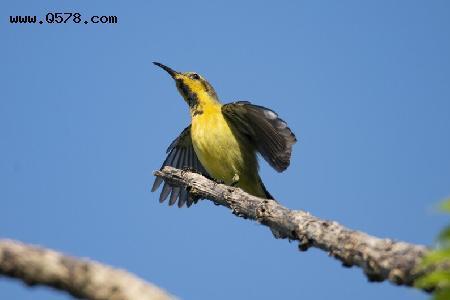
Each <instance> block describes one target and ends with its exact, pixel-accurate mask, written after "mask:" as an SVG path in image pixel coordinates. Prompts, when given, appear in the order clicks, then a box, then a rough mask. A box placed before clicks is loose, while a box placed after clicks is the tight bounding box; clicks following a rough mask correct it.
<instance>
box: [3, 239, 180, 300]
mask: <svg viewBox="0 0 450 300" xmlns="http://www.w3.org/2000/svg"><path fill="white" fill-rule="evenodd" d="M0 275H4V276H7V277H12V278H18V279H20V280H22V281H23V282H24V283H26V284H28V285H30V286H35V285H46V286H49V287H53V288H55V289H57V290H61V291H65V292H67V293H69V294H70V295H72V296H74V297H76V298H80V299H91V300H119V299H120V300H131V299H139V300H169V299H172V300H173V299H175V298H174V297H172V296H170V295H169V294H167V293H166V292H165V291H163V290H161V289H160V288H158V287H156V286H154V285H152V284H150V283H148V282H145V281H143V280H142V279H139V278H137V277H136V276H134V275H132V274H130V273H128V272H125V271H123V270H119V269H113V268H112V267H109V266H106V265H102V264H100V263H98V262H94V261H90V260H87V259H78V258H74V257H69V256H65V255H63V254H61V253H59V252H56V251H53V250H49V249H44V248H40V247H36V246H31V245H26V244H23V243H19V242H16V241H12V240H0Z"/></svg>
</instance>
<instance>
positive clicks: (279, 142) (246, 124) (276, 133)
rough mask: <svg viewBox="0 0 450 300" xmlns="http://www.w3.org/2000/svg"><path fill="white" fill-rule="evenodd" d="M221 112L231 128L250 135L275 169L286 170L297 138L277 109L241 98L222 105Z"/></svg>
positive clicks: (250, 139) (252, 141) (258, 149)
mask: <svg viewBox="0 0 450 300" xmlns="http://www.w3.org/2000/svg"><path fill="white" fill-rule="evenodd" d="M222 113H223V115H224V116H225V119H226V120H227V122H228V123H229V124H231V125H232V126H231V128H232V129H233V130H234V131H235V132H236V133H237V134H239V135H242V136H245V137H247V138H248V139H249V141H250V142H251V143H252V144H253V145H255V148H256V150H257V151H258V152H259V153H261V155H262V156H263V157H264V159H265V160H266V161H267V162H268V163H269V164H270V165H271V166H272V167H273V168H274V169H275V170H277V171H278V172H282V171H284V170H286V168H287V167H288V166H289V163H290V158H291V152H292V145H293V144H295V142H296V141H297V139H296V138H295V135H294V133H293V132H292V131H291V130H290V129H289V127H287V124H286V122H284V121H283V120H282V119H280V118H278V115H277V114H276V113H275V112H274V111H272V110H270V109H268V108H265V107H263V106H258V105H254V104H251V103H250V102H248V101H238V102H233V103H229V104H225V105H223V106H222Z"/></svg>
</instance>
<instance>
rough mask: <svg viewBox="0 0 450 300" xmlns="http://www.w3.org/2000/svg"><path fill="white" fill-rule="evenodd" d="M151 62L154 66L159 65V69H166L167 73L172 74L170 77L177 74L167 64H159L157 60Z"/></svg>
mask: <svg viewBox="0 0 450 300" xmlns="http://www.w3.org/2000/svg"><path fill="white" fill-rule="evenodd" d="M153 64H155V65H156V66H158V67H160V68H161V69H163V70H164V71H166V72H167V73H169V75H170V76H172V78H175V75H177V74H178V72H177V71H175V70H173V69H171V68H169V67H168V66H165V65H163V64H161V63H159V62H155V61H154V62H153Z"/></svg>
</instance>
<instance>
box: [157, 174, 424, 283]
mask: <svg viewBox="0 0 450 300" xmlns="http://www.w3.org/2000/svg"><path fill="white" fill-rule="evenodd" d="M154 174H155V175H156V176H160V177H162V178H163V179H164V180H166V181H167V182H168V183H170V184H171V185H177V186H184V187H187V188H188V189H189V191H190V193H191V194H193V196H194V197H200V198H206V199H210V200H212V201H213V202H215V203H216V204H219V205H223V206H225V207H228V208H230V209H231V211H232V212H233V214H235V215H237V216H240V217H243V218H246V219H251V220H256V221H258V222H260V223H261V224H263V225H266V226H268V227H269V228H270V229H271V230H272V232H273V233H274V235H275V237H277V238H287V239H290V240H297V241H298V242H299V249H300V250H301V251H305V250H307V249H308V248H309V247H316V248H319V249H322V250H324V251H326V252H328V254H329V255H330V256H333V257H335V258H336V259H338V260H340V261H341V262H342V264H343V265H344V266H346V267H351V266H358V267H360V268H362V270H363V271H364V273H365V274H366V276H367V278H368V279H369V281H384V280H389V281H390V282H392V283H394V284H397V285H407V286H411V285H413V283H414V281H415V279H417V278H418V276H420V275H422V273H423V272H424V271H418V270H419V268H418V266H419V263H420V261H421V258H422V257H423V256H424V255H425V254H426V253H427V252H428V249H427V248H426V247H425V246H422V245H414V244H408V243H405V242H400V241H394V240H391V239H380V238H377V237H374V236H370V235H368V234H366V233H363V232H360V231H355V230H350V229H348V228H346V227H344V226H342V225H340V224H338V223H337V222H334V221H328V220H322V219H319V218H317V217H315V216H312V215H311V214H309V213H308V212H305V211H301V210H297V211H294V210H289V209H287V208H285V207H283V206H282V205H280V204H279V203H277V202H275V201H272V200H267V199H262V198H258V197H254V196H252V195H249V194H247V193H246V192H244V191H242V190H241V189H239V188H234V187H230V186H227V185H224V184H217V183H216V182H214V181H211V180H209V179H207V178H205V177H203V176H202V175H200V174H197V173H192V172H187V171H182V170H178V169H175V168H172V167H165V168H164V169H163V170H161V171H156V172H155V173H154Z"/></svg>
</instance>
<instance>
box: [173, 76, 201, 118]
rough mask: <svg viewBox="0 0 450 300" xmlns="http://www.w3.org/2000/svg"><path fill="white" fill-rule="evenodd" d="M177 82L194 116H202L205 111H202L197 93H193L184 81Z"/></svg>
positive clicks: (178, 80)
mask: <svg viewBox="0 0 450 300" xmlns="http://www.w3.org/2000/svg"><path fill="white" fill-rule="evenodd" d="M176 82H177V88H178V91H179V92H180V94H181V95H182V96H183V98H184V99H185V100H186V102H187V103H188V105H189V108H190V109H191V111H192V115H193V116H196V115H199V114H202V113H203V111H202V110H201V109H200V105H199V104H200V101H199V99H198V95H197V93H196V92H194V91H192V90H191V89H190V88H189V86H188V85H187V84H186V83H185V82H184V80H183V79H177V80H176Z"/></svg>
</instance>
